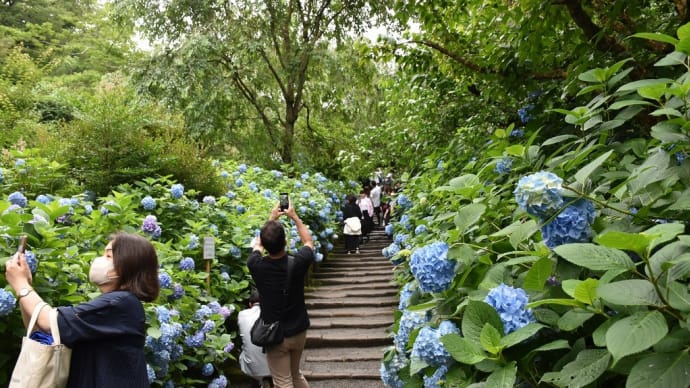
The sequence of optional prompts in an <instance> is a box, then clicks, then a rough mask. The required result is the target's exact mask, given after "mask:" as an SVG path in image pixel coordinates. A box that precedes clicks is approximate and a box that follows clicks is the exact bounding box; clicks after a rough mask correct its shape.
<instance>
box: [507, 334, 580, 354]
mask: <svg viewBox="0 0 690 388" xmlns="http://www.w3.org/2000/svg"><path fill="white" fill-rule="evenodd" d="M511 334H512V333H511ZM563 349H570V344H569V343H568V340H564V339H559V340H555V341H553V342H549V343H548V344H544V345H542V346H540V347H538V348H535V349H532V351H530V353H536V352H549V351H551V350H563Z"/></svg>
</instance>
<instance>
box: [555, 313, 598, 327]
mask: <svg viewBox="0 0 690 388" xmlns="http://www.w3.org/2000/svg"><path fill="white" fill-rule="evenodd" d="M593 316H594V313H590V312H589V311H585V310H581V309H577V310H569V311H567V312H566V313H565V314H563V316H561V318H560V319H559V320H558V328H559V329H561V330H565V331H573V330H575V329H577V328H578V327H580V326H582V325H583V324H584V323H585V322H586V321H587V320H588V319H590V318H592V317H593Z"/></svg>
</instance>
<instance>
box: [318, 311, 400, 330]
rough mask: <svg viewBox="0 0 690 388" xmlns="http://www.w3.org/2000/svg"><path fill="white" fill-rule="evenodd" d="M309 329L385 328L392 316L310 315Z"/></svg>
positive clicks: (391, 320)
mask: <svg viewBox="0 0 690 388" xmlns="http://www.w3.org/2000/svg"><path fill="white" fill-rule="evenodd" d="M309 321H310V322H311V326H310V327H309V330H311V329H335V328H364V329H370V328H382V329H384V330H385V329H386V328H388V327H389V326H391V325H392V324H393V316H392V315H390V316H386V315H379V316H369V317H367V318H366V319H352V317H339V318H338V317H336V318H333V317H323V318H316V317H311V318H310V319H309Z"/></svg>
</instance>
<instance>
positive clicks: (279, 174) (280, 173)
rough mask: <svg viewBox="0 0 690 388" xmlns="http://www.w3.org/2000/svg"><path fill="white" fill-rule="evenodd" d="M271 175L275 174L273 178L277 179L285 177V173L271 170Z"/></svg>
mask: <svg viewBox="0 0 690 388" xmlns="http://www.w3.org/2000/svg"><path fill="white" fill-rule="evenodd" d="M271 173H272V174H273V177H275V178H276V179H281V178H282V177H283V173H282V172H280V171H276V170H271Z"/></svg>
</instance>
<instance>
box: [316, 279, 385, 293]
mask: <svg viewBox="0 0 690 388" xmlns="http://www.w3.org/2000/svg"><path fill="white" fill-rule="evenodd" d="M390 289H394V290H397V289H398V288H397V286H396V285H395V284H394V283H393V282H392V281H382V282H372V283H364V284H350V283H346V284H329V285H319V282H315V283H314V284H313V285H311V286H310V287H307V288H305V292H317V291H319V292H344V291H354V290H372V291H378V290H390Z"/></svg>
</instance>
